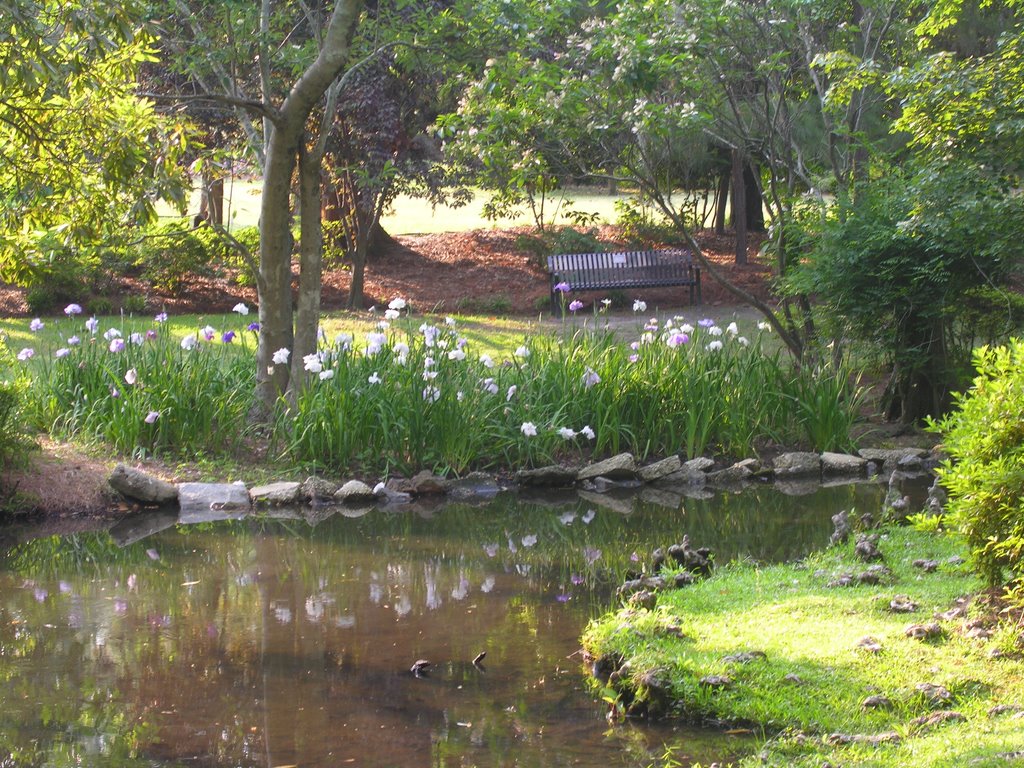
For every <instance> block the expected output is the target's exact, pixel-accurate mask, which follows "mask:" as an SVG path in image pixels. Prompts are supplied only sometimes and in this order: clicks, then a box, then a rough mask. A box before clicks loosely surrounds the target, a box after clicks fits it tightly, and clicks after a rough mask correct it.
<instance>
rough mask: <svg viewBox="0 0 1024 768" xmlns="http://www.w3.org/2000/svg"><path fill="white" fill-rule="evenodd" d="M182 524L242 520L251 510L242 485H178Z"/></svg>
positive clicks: (179, 517)
mask: <svg viewBox="0 0 1024 768" xmlns="http://www.w3.org/2000/svg"><path fill="white" fill-rule="evenodd" d="M178 504H179V506H180V507H181V512H180V513H179V515H178V521H179V522H181V523H186V524H189V523H207V522H212V521H214V520H234V519H237V518H240V517H245V516H246V515H248V514H249V512H250V511H251V509H252V503H251V502H250V500H249V491H247V490H246V488H245V485H244V484H243V483H182V484H181V485H179V486H178Z"/></svg>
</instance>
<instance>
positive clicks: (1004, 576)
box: [931, 339, 1024, 586]
mask: <svg viewBox="0 0 1024 768" xmlns="http://www.w3.org/2000/svg"><path fill="white" fill-rule="evenodd" d="M974 362H975V366H976V367H977V371H978V375H977V377H976V378H975V379H974V383H973V385H972V387H971V389H970V390H969V391H968V392H966V393H965V394H961V395H958V396H957V397H956V405H957V408H956V410H954V411H953V412H951V413H950V414H948V415H947V416H946V417H945V418H943V419H942V420H941V421H938V422H932V424H931V427H932V429H934V430H936V431H939V432H941V433H942V434H943V437H944V439H943V443H944V446H945V450H946V452H947V453H948V454H949V461H948V462H947V464H946V465H945V466H943V468H942V469H941V470H940V472H939V478H940V480H941V482H942V484H943V485H944V486H945V488H946V489H947V490H948V491H949V496H950V500H949V504H948V507H947V513H948V520H949V522H950V523H951V524H952V525H954V526H956V528H957V529H958V530H960V531H961V532H962V533H963V534H964V535H965V536H966V537H967V543H968V544H969V546H970V548H971V552H972V555H973V558H974V564H975V567H976V568H977V570H978V572H979V573H980V574H981V575H982V577H984V578H985V580H986V581H987V582H988V583H989V584H990V585H992V586H996V585H999V584H1002V583H1005V582H1007V581H1012V580H1014V579H1018V578H1020V577H1021V576H1022V575H1024V574H1022V567H1021V566H1022V561H1021V556H1022V554H1024V341H1021V340H1020V339H1012V340H1011V341H1010V343H1009V344H1008V345H1006V346H1001V347H982V348H981V349H979V350H977V351H976V352H975V355H974Z"/></svg>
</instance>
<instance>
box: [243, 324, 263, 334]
mask: <svg viewBox="0 0 1024 768" xmlns="http://www.w3.org/2000/svg"><path fill="white" fill-rule="evenodd" d="M245 330H247V331H252V332H253V333H259V332H260V324H259V323H249V325H248V326H246V329H245Z"/></svg>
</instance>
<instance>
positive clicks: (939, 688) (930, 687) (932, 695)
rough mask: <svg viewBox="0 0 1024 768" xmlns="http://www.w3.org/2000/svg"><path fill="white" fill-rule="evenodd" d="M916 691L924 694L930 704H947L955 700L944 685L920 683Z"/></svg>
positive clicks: (916, 686)
mask: <svg viewBox="0 0 1024 768" xmlns="http://www.w3.org/2000/svg"><path fill="white" fill-rule="evenodd" d="M914 690H916V691H917V692H918V693H920V694H922V695H923V696H924V697H925V698H926V699H928V702H929V703H930V704H945V703H946V702H949V701H952V700H953V694H952V693H950V692H949V689H948V688H946V687H945V686H943V685H935V683H918V684H917V685H915V686H914Z"/></svg>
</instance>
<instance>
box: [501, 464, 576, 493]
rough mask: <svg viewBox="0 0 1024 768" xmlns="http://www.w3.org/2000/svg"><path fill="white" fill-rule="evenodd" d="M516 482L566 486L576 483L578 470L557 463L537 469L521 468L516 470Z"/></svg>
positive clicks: (529, 484) (545, 486) (525, 484)
mask: <svg viewBox="0 0 1024 768" xmlns="http://www.w3.org/2000/svg"><path fill="white" fill-rule="evenodd" d="M516 483H518V484H519V485H523V486H540V487H543V488H564V487H565V486H569V485H574V484H575V483H576V470H575V469H568V468H566V467H561V466H558V465H557V464H552V465H551V466H547V467H538V468H537V469H521V470H519V471H518V472H516Z"/></svg>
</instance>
